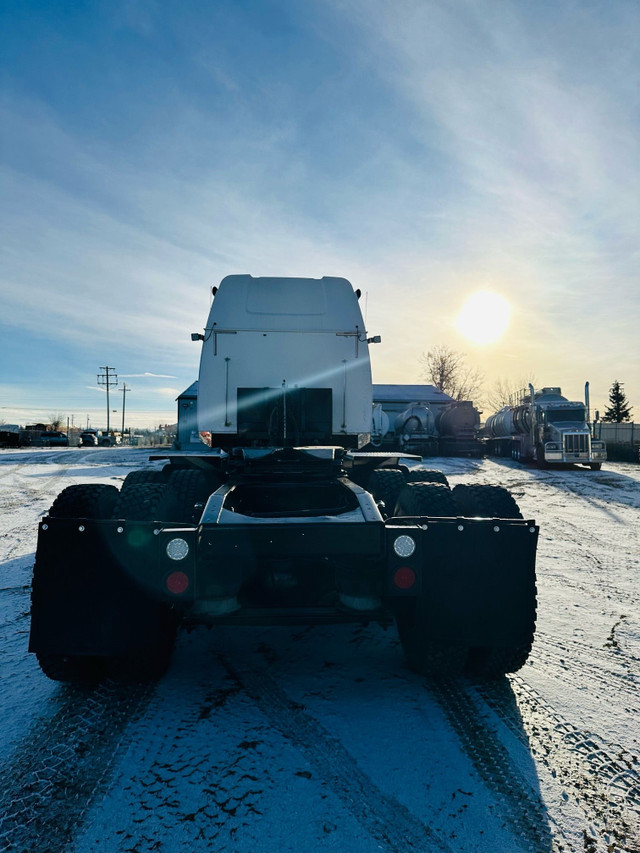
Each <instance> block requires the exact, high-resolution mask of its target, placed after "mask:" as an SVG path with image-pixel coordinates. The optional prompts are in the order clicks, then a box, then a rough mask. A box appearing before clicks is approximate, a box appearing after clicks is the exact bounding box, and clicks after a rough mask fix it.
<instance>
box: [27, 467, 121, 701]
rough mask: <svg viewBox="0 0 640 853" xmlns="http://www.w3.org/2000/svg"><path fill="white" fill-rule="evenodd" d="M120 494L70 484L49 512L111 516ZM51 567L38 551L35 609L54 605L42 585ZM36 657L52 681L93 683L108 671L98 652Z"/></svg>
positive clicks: (107, 488) (100, 487)
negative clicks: (43, 592) (43, 578)
mask: <svg viewBox="0 0 640 853" xmlns="http://www.w3.org/2000/svg"><path fill="white" fill-rule="evenodd" d="M118 494H119V492H118V490H117V489H116V487H115V486H109V485H102V484H88V485H78V486H68V487H67V488H66V489H63V491H61V492H60V494H59V495H58V497H57V498H56V499H55V500H54V502H53V504H52V506H51V509H50V510H49V513H48V514H49V516H50V517H51V518H96V519H98V518H110V517H111V513H112V511H113V508H114V506H115V503H116V500H117V499H118ZM48 571H49V568H48V567H47V565H46V564H45V563H44V562H43V560H42V557H38V556H37V554H36V563H35V566H34V567H33V583H32V586H31V609H32V613H34V612H36V611H37V610H38V609H40V608H42V610H46V608H47V607H49V606H50V605H49V604H48V602H47V600H46V598H44V597H43V596H42V594H41V589H40V587H41V584H40V579H41V578H42V577H43V576H45V575H46V574H47V572H48ZM36 658H37V660H38V663H39V665H40V669H41V670H42V672H43V673H44V674H45V675H46V676H47V678H50V679H51V680H52V681H64V682H68V683H70V684H87V685H92V684H97V683H98V682H99V681H100V680H101V679H102V678H104V675H105V671H106V658H104V657H100V656H96V655H91V656H87V655H52V654H47V653H46V652H36Z"/></svg>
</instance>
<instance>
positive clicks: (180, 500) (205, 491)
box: [167, 468, 219, 524]
mask: <svg viewBox="0 0 640 853" xmlns="http://www.w3.org/2000/svg"><path fill="white" fill-rule="evenodd" d="M217 485H219V483H218V484H217ZM216 488H217V486H216ZM167 492H168V493H169V499H170V501H171V510H170V514H171V520H172V521H177V522H179V523H180V524H197V523H198V521H199V520H200V516H201V515H202V510H203V508H204V504H205V503H206V501H207V498H208V497H209V495H210V493H211V489H210V487H209V485H208V484H207V478H206V477H205V476H204V474H203V473H202V472H201V471H194V470H191V469H186V468H178V469H177V470H176V471H174V472H173V473H172V474H171V475H170V476H169V481H168V484H167Z"/></svg>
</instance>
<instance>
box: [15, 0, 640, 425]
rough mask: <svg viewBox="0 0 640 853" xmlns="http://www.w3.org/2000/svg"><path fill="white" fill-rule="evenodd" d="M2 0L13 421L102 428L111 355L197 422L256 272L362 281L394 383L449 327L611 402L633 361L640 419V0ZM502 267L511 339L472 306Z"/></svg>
mask: <svg viewBox="0 0 640 853" xmlns="http://www.w3.org/2000/svg"><path fill="white" fill-rule="evenodd" d="M1 15H2V20H1V21H0V31H1V32H2V36H1V39H2V44H1V45H0V53H1V55H2V62H3V74H2V93H1V99H0V111H1V115H0V123H1V127H2V131H1V132H2V164H1V171H0V177H1V181H2V187H1V191H2V206H1V216H2V221H1V227H2V233H3V239H2V242H3V261H2V271H1V277H0V294H1V303H0V306H1V311H0V407H1V408H0V419H4V420H6V421H7V422H16V421H17V422H21V423H25V422H28V421H34V420H40V419H45V420H46V419H48V415H49V414H50V413H52V412H60V413H63V414H64V415H65V416H73V417H74V419H75V422H76V423H78V422H82V423H84V421H85V420H86V416H87V414H89V415H90V416H91V420H92V422H93V423H94V424H95V425H98V426H100V425H102V423H103V421H104V420H105V416H104V415H103V414H102V412H103V411H104V408H105V399H104V392H103V391H101V390H100V389H99V388H98V387H97V385H96V374H97V373H98V372H100V371H99V368H100V367H101V366H103V365H105V364H109V365H110V366H113V367H115V368H116V370H117V372H118V375H119V377H120V381H121V382H122V381H126V382H127V385H129V386H130V387H131V388H132V390H131V393H130V394H129V395H128V396H127V410H128V411H129V412H130V413H131V419H132V423H133V424H135V425H139V426H146V425H150V426H151V425H153V424H154V423H158V422H165V421H173V420H175V404H174V398H175V397H176V396H177V395H178V393H180V392H181V391H182V390H184V388H186V387H187V386H188V385H189V384H190V383H191V382H192V381H193V379H195V378H196V376H197V369H198V357H199V351H198V345H197V344H194V343H192V342H191V341H190V332H192V331H198V330H200V329H201V328H202V326H203V325H204V322H205V320H206V315H207V312H208V308H209V293H210V288H211V286H212V285H214V284H216V283H217V282H219V280H220V279H221V278H223V277H224V276H225V275H227V274H229V273H244V272H248V273H251V274H253V275H301V276H322V275H341V276H345V277H347V278H349V279H350V280H351V281H352V282H353V284H354V286H356V287H359V288H361V289H362V291H363V293H366V300H365V303H366V308H367V325H368V328H369V331H370V333H371V334H381V335H382V338H383V343H382V345H381V346H379V347H375V348H374V350H373V353H372V359H373V372H374V381H376V382H381V383H382V382H399V383H402V382H406V383H416V382H420V381H421V365H420V362H419V358H420V355H421V354H422V353H424V352H426V351H427V350H429V349H430V348H431V347H433V346H435V345H440V344H447V345H449V346H451V347H452V348H454V349H457V350H460V351H462V352H465V353H467V355H468V359H469V362H470V363H472V364H473V365H474V366H477V367H478V368H480V369H481V370H482V371H483V372H484V374H485V377H486V380H485V386H486V390H489V389H490V387H491V385H492V384H493V383H494V382H495V381H496V380H497V379H506V380H512V381H517V380H519V379H520V378H522V377H525V376H531V375H533V376H535V379H536V380H537V384H539V385H543V384H545V385H561V386H562V387H563V390H564V391H565V393H567V395H568V396H570V397H571V398H572V399H576V398H579V397H580V396H581V395H582V392H583V386H584V381H585V380H586V379H589V380H590V382H591V394H592V403H593V404H594V407H596V408H598V407H599V408H600V409H601V410H602V409H603V407H604V405H605V404H606V400H607V395H608V389H609V386H610V385H611V383H612V381H613V380H614V379H619V380H620V381H621V382H623V383H624V387H625V390H626V392H627V395H628V398H629V401H630V402H631V403H632V405H634V415H635V419H636V421H637V420H639V419H640V370H639V363H640V343H639V341H640V333H639V329H640V322H639V320H640V282H639V280H638V270H639V269H640V257H639V244H640V225H639V223H640V146H639V132H638V131H639V127H638V125H639V118H638V117H639V111H638V107H639V96H638V82H639V77H640V73H639V72H640V60H639V58H638V56H639V55H638V50H637V44H638V43H639V41H640V10H639V7H638V5H637V3H636V2H635V0H629V2H626V0H612V2H608V3H599V2H598V3H596V2H590V0H582V2H563V0H560V2H553V3H552V2H544V0H541V2H536V3H531V2H525V0H521V2H508V0H500V2H498V0H450V2H444V0H440V2H430V0H323V2H319V0H304V2H301V0H296V2H293V0H272V2H264V0H263V1H262V2H257V0H255V2H241V0H235V2H231V0H229V2H194V0H183V2H180V3H169V2H165V0H130V2H120V0H109V2H107V1H106V0H105V2H91V3H89V2H86V3H84V2H73V3H71V2H61V3H50V2H46V3H44V2H43V3H38V2H28V0H20V2H12V0H4V2H3V4H2V8H1ZM480 289H491V290H494V291H495V292H497V293H499V294H501V295H502V296H504V297H505V298H506V299H508V300H509V302H510V304H511V309H512V319H511V324H510V327H509V329H508V331H507V333H506V334H505V336H504V337H502V338H501V339H500V340H499V341H497V342H495V343H493V344H488V345H484V346H479V345H477V344H475V343H473V342H471V341H469V340H466V339H465V338H464V337H462V336H461V334H460V333H459V332H458V331H457V330H456V328H455V318H456V315H457V313H458V312H459V310H460V309H461V307H462V305H463V303H464V301H465V299H466V298H467V297H468V296H469V295H471V294H473V293H474V292H475V291H477V290H480ZM120 387H121V386H120ZM119 399H120V398H119V397H118V395H117V393H116V401H117V402H116V403H115V404H114V405H113V406H112V408H117V409H119V408H120V402H119ZM114 417H115V418H116V419H118V418H119V414H116V415H114ZM128 420H129V419H128Z"/></svg>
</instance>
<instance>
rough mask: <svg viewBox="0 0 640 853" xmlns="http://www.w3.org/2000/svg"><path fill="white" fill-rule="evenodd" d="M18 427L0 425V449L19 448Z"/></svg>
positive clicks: (14, 425)
mask: <svg viewBox="0 0 640 853" xmlns="http://www.w3.org/2000/svg"><path fill="white" fill-rule="evenodd" d="M19 446H20V427H19V426H18V425H17V424H0V447H19Z"/></svg>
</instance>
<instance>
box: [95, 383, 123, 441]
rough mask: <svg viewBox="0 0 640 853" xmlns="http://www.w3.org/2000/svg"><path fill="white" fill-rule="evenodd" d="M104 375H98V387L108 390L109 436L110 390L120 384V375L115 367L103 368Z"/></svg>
mask: <svg viewBox="0 0 640 853" xmlns="http://www.w3.org/2000/svg"><path fill="white" fill-rule="evenodd" d="M100 370H104V373H99V374H98V385H104V387H105V388H106V389H107V435H109V388H113V387H114V386H115V385H117V384H118V374H117V373H116V369H115V367H101V368H100Z"/></svg>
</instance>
